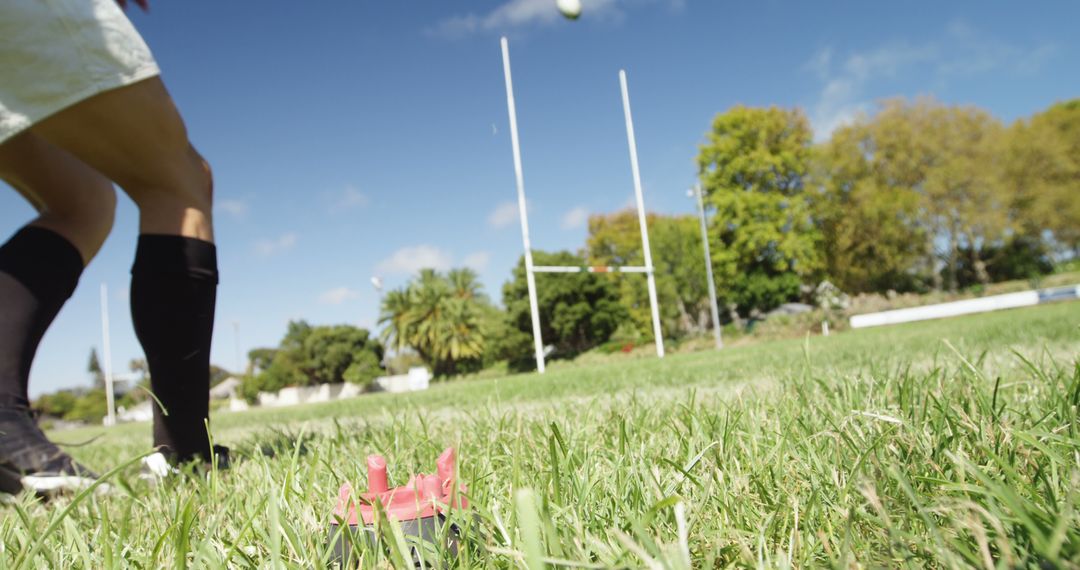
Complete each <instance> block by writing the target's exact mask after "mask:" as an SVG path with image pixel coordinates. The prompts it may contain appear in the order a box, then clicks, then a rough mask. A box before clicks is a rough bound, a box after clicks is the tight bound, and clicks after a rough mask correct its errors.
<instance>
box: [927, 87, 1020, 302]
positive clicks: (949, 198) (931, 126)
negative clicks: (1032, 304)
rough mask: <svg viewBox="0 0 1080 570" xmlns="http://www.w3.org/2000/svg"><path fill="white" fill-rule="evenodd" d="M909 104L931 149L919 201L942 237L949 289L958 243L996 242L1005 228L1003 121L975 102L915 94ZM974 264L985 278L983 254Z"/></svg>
mask: <svg viewBox="0 0 1080 570" xmlns="http://www.w3.org/2000/svg"><path fill="white" fill-rule="evenodd" d="M910 110H911V111H913V112H914V114H915V115H916V120H919V121H920V124H921V126H922V127H923V128H922V129H920V133H921V136H923V137H927V138H929V139H930V145H931V148H932V149H933V151H934V156H935V159H934V160H933V161H932V163H931V167H930V168H929V169H928V171H927V176H926V180H925V184H924V187H923V207H924V209H925V211H926V213H927V215H928V221H929V224H930V227H931V228H932V229H933V233H932V235H934V236H935V238H936V239H942V238H943V239H944V240H945V241H946V243H947V250H946V252H945V254H944V256H943V257H944V258H945V268H944V269H945V271H946V275H947V284H948V286H949V289H950V290H953V291H955V290H956V289H957V287H958V286H959V281H958V270H959V263H960V252H961V249H962V248H964V247H967V248H968V249H970V250H971V251H979V250H981V249H983V248H984V246H989V245H990V244H994V243H1000V242H1001V241H1002V240H1003V239H1004V238H1005V237H1006V232H1007V230H1008V229H1009V219H1008V211H1009V196H1007V195H1006V194H1005V192H1004V187H1003V185H1002V184H1001V181H1002V174H1003V172H1002V170H1001V164H1002V163H1001V160H1000V157H1001V144H1002V142H1003V140H1004V139H1003V127H1002V125H1001V124H1000V122H998V121H997V119H995V118H993V117H992V116H990V114H989V113H987V112H986V111H983V110H981V109H978V108H975V107H954V106H944V105H941V104H938V103H936V102H934V101H932V100H929V99H920V100H918V101H916V102H915V103H914V104H913V105H911V106H910ZM974 269H975V274H976V276H977V279H978V281H979V282H980V283H983V284H986V283H989V282H990V276H989V273H988V272H987V270H986V263H985V260H983V259H979V258H976V259H975V260H974Z"/></svg>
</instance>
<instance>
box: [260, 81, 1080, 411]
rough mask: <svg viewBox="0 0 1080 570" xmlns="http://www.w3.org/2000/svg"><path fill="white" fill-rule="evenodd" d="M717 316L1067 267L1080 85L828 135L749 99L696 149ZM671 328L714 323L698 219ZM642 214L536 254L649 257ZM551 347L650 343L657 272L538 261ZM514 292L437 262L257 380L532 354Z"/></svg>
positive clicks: (890, 116)
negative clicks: (1023, 100) (824, 294)
mask: <svg viewBox="0 0 1080 570" xmlns="http://www.w3.org/2000/svg"><path fill="white" fill-rule="evenodd" d="M696 163H697V166H698V172H699V179H700V182H701V185H702V189H703V191H704V202H705V206H706V213H707V216H708V225H709V236H708V237H709V240H710V249H711V252H712V259H711V260H710V261H711V263H712V267H713V271H714V274H715V276H716V284H717V297H718V301H719V302H720V304H721V306H722V307H723V308H724V310H723V311H722V318H723V319H724V320H725V321H726V322H731V323H735V324H736V325H737V326H738V325H741V324H742V323H743V322H744V321H745V320H746V319H754V318H758V317H760V316H761V315H763V314H764V313H766V312H768V311H770V310H772V309H774V308H775V307H777V306H779V305H781V304H783V303H786V302H790V301H796V300H803V301H810V300H812V297H813V292H814V291H815V290H817V289H818V288H819V286H820V284H821V283H822V282H824V281H828V282H830V283H832V284H834V285H835V286H837V287H839V288H840V289H841V290H842V291H844V292H847V293H885V292H888V291H898V292H908V291H912V292H922V291H929V290H953V291H955V290H957V289H960V288H963V287H968V286H972V285H986V284H988V283H991V282H994V281H1000V280H1007V279H1017V278H1033V277H1037V276H1038V275H1041V274H1045V273H1048V272H1050V271H1052V270H1053V260H1054V259H1055V258H1073V257H1077V256H1078V255H1080V199H1077V197H1078V196H1080V100H1074V101H1069V102H1065V103H1060V104H1057V105H1054V106H1052V107H1050V108H1049V109H1047V110H1046V111H1043V112H1041V113H1038V114H1036V115H1035V116H1033V117H1031V118H1030V119H1026V120H1021V121H1017V122H1016V123H1014V124H1012V125H1008V126H1006V125H1004V124H1003V123H1002V122H1001V121H999V120H998V119H996V118H994V117H993V116H992V115H990V114H989V113H987V112H986V111H983V110H981V109H978V108H976V107H970V106H951V105H945V104H942V103H940V102H938V101H935V100H933V99H930V98H920V99H916V100H903V99H894V100H888V101H885V102H883V103H882V104H881V106H880V108H879V109H878V111H877V112H876V113H875V114H873V115H872V116H862V117H859V118H858V119H856V120H855V121H854V122H853V123H851V124H849V125H847V126H844V127H841V128H840V129H838V130H837V131H835V132H834V133H832V135H831V136H830V137H829V138H828V140H825V141H823V142H820V143H815V142H814V139H813V132H812V131H811V128H810V124H809V121H808V120H807V119H806V116H805V115H804V114H803V112H802V111H801V110H798V109H783V108H777V107H769V108H754V107H743V106H737V107H734V108H732V109H730V110H728V111H727V112H724V113H721V114H719V115H717V116H716V118H715V119H714V120H713V122H712V124H711V127H710V129H709V130H708V132H707V134H706V137H705V140H704V142H703V143H702V144H701V146H700V148H699V152H698V155H697V157H696ZM647 221H648V227H649V235H650V241H651V245H652V252H653V262H654V265H655V267H656V282H657V292H658V296H659V300H660V308H661V315H660V316H661V321H662V329H663V331H664V335H665V336H666V337H669V338H678V337H683V336H688V335H696V334H701V333H703V332H704V331H705V330H707V329H708V327H710V326H711V324H712V323H711V322H710V312H709V298H708V292H707V287H706V280H705V261H704V259H703V257H702V254H701V242H700V240H701V236H700V229H699V226H698V221H697V219H696V217H695V216H693V215H682V216H679V215H674V216H672V215H660V214H655V213H654V214H648V217H647ZM642 255H643V254H642V251H641V238H640V234H639V227H638V221H637V215H636V212H634V211H633V210H625V211H618V212H613V213H608V214H599V215H594V216H592V217H591V218H590V220H589V227H588V236H587V238H586V241H585V243H584V244H583V246H582V247H581V249H580V250H579V251H576V252H570V251H559V252H544V251H534V252H533V256H534V259H535V260H536V263H538V264H541V265H571V266H574V265H576V266H585V265H641V264H643V262H644V259H643V257H642ZM535 277H536V284H537V295H538V302H539V311H540V322H541V332H542V335H543V339H544V343H545V345H547V346H546V347H545V349H546V350H549V351H551V357H553V358H568V357H573V356H575V355H578V354H580V353H582V352H585V351H588V350H592V349H595V348H597V347H601V348H604V347H607V348H612V347H613V346H614V347H620V346H623V345H626V344H628V343H629V344H633V343H644V342H650V341H651V340H652V323H651V314H650V308H649V302H648V293H647V288H646V284H645V280H644V279H642V278H641V276H640V275H625V274H607V275H600V274H593V273H574V274H559V275H554V274H537V275H536V276H535ZM501 293H502V298H501V307H499V306H497V305H496V304H495V303H494V302H493V301H492V300H491V299H490V298H489V297H488V296H487V295H486V294H485V293H484V291H483V290H482V288H481V286H480V283H479V281H478V279H477V276H476V274H475V273H474V272H473V271H471V270H469V269H455V270H451V271H448V272H445V273H440V272H437V271H434V270H423V271H421V272H420V273H419V274H418V275H416V276H415V277H414V278H413V279H412V280H411V281H410V282H409V283H407V284H406V285H405V286H403V287H402V288H400V289H397V290H394V291H390V292H388V293H387V295H386V296H385V297H384V299H383V302H382V306H381V312H380V324H381V325H382V327H383V328H382V337H381V339H380V340H381V342H380V340H376V339H374V338H371V337H370V334H369V332H368V331H367V330H364V329H358V328H355V327H350V326H344V325H342V326H332V327H312V326H310V325H308V324H307V323H305V322H303V321H300V322H294V323H290V324H289V328H288V331H287V333H286V335H285V337H284V339H283V340H282V342H281V344H280V346H279V347H277V348H274V349H256V350H254V351H252V352H251V353H250V355H249V356H250V359H251V362H252V364H253V367H252V370H251V371H249V374H248V375H247V376H246V379H245V382H244V386H243V390H244V393H245V395H246V396H248V397H249V398H252V397H254V396H255V395H256V394H257V392H258V391H259V390H277V389H279V388H282V387H285V386H295V385H300V386H303V385H310V384H319V383H328V382H342V381H345V382H354V383H360V384H365V385H367V384H370V383H371V382H372V380H373V379H374V378H375V377H376V376H378V375H379V374H381V373H383V371H384V369H385V368H386V365H385V363H384V360H383V346H384V345H385V346H388V347H391V348H392V349H394V351H395V353H396V354H397V356H396V358H397V359H399V360H403V361H409V360H410V359H411V361H412V362H415V361H419V362H421V363H423V364H424V365H426V366H428V367H429V368H430V369H431V370H432V371H433V372H434V373H435V374H436V375H437V376H453V375H457V374H462V373H469V372H475V371H478V370H480V369H483V368H487V367H490V366H494V365H496V364H498V363H500V362H505V363H506V364H507V365H508V367H509V368H510V369H512V370H527V369H530V368H532V367H533V365H534V362H533V340H532V322H531V317H530V311H529V300H528V287H527V283H526V277H525V268H524V261H523V260H519V262H518V264H517V266H516V267H515V268H514V270H513V273H512V275H511V278H510V280H509V281H508V282H506V284H505V285H504V286H503V288H502V291H501Z"/></svg>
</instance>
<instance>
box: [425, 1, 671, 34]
mask: <svg viewBox="0 0 1080 570" xmlns="http://www.w3.org/2000/svg"><path fill="white" fill-rule="evenodd" d="M643 4H667V5H668V6H669V7H670V8H671V9H672V10H673V11H680V10H682V9H684V8H685V6H686V2H685V0H582V14H581V15H582V18H585V19H590V20H609V21H616V22H619V21H621V20H622V19H623V18H625V17H626V14H625V12H624V10H623V9H622V8H624V7H626V6H629V5H643ZM562 19H563V17H562V14H560V13H559V10H558V8H557V7H556V5H555V0H506V1H505V2H503V3H502V4H499V5H498V6H496V7H495V8H494V9H492V10H491V11H489V12H485V13H480V14H477V13H475V12H469V13H467V14H462V15H458V16H453V17H451V18H447V19H445V20H443V21H441V22H439V23H438V24H437V25H436V26H435V28H434V29H433V30H430V32H431V33H434V34H436V35H440V36H444V37H451V38H456V37H462V36H466V35H468V34H472V33H476V32H505V31H506V30H509V29H521V28H526V27H529V26H547V25H552V24H555V23H557V22H559V21H561V20H562Z"/></svg>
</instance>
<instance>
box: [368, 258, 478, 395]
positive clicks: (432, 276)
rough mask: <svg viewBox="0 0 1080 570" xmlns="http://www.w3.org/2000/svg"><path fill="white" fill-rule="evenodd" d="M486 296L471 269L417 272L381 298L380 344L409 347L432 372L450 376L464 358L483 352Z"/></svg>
mask: <svg viewBox="0 0 1080 570" xmlns="http://www.w3.org/2000/svg"><path fill="white" fill-rule="evenodd" d="M485 303H487V299H486V298H484V296H483V294H482V289H481V286H480V283H479V281H478V280H477V276H476V273H475V272H474V271H472V270H471V269H455V270H451V271H449V272H448V273H447V275H446V276H443V275H441V274H439V273H438V272H437V271H434V270H431V269H424V270H421V271H420V273H419V274H418V275H417V277H416V279H415V280H413V281H412V282H410V283H409V284H408V285H407V286H406V287H405V288H403V289H397V290H394V291H390V292H389V293H387V295H386V296H385V297H384V298H383V304H382V314H381V316H380V319H379V323H380V324H385V325H386V326H385V327H384V328H383V333H382V336H383V342H385V343H386V344H387V345H388V346H395V347H396V348H397V349H398V350H400V349H402V348H404V347H406V346H407V347H410V348H412V349H413V350H415V351H416V353H417V354H418V355H419V356H420V358H421V359H423V360H424V362H426V363H427V364H428V365H429V366H431V368H432V369H433V370H434V372H435V374H436V375H439V376H447V375H453V374H455V373H457V372H458V371H459V370H460V367H461V366H460V365H461V364H463V363H465V362H478V361H479V359H480V357H481V356H482V355H483V353H484V347H485V343H484V335H483V331H482V330H481V318H480V317H481V312H482V309H483V304H485Z"/></svg>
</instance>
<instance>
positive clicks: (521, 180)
mask: <svg viewBox="0 0 1080 570" xmlns="http://www.w3.org/2000/svg"><path fill="white" fill-rule="evenodd" d="M500 43H501V46H502V60H503V78H504V80H505V83H506V109H507V113H508V114H509V117H510V142H511V148H512V149H513V153H514V178H515V182H516V183H517V199H518V215H519V220H520V221H521V241H522V243H523V245H524V246H525V255H524V257H525V281H526V284H527V286H528V292H529V310H530V313H531V317H532V329H533V345H534V349H535V351H536V369H537V371H538V372H540V373H541V374H542V373H543V372H544V356H545V354H546V352H545V349H544V342H543V339H542V337H541V332H540V310H539V303H538V301H537V296H536V279H535V274H536V273H582V272H588V273H643V274H645V277H646V278H647V281H648V286H649V308H650V309H651V312H652V325H653V336H654V340H655V343H656V356H657V357H659V358H663V357H664V338H663V334H662V331H661V328H660V306H659V302H658V301H657V295H656V276H655V275H654V271H653V262H652V252H651V250H650V248H649V231H648V225H647V223H646V217H645V201H644V199H643V198H642V189H641V173H640V171H639V169H638V156H637V141H636V140H635V137H634V121H633V117H632V116H631V113H630V94H629V89H628V88H627V85H626V72H625V71H623V70H619V88H620V91H621V94H622V107H623V117H624V120H625V122H626V142H627V146H628V147H629V151H630V173H631V176H632V178H633V182H634V201H635V203H636V206H637V214H638V224H639V226H640V229H641V246H642V253H643V254H644V258H645V259H644V262H645V265H643V266H631V265H627V266H609V265H598V266H566V265H533V258H532V245H531V244H530V242H529V217H528V208H527V202H526V200H525V177H524V175H523V173H522V167H521V144H520V142H519V139H518V124H517V106H516V105H515V103H514V84H513V79H512V78H511V73H510V47H509V42H508V41H507V39H506V37H503V38H502V39H501V41H500Z"/></svg>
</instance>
